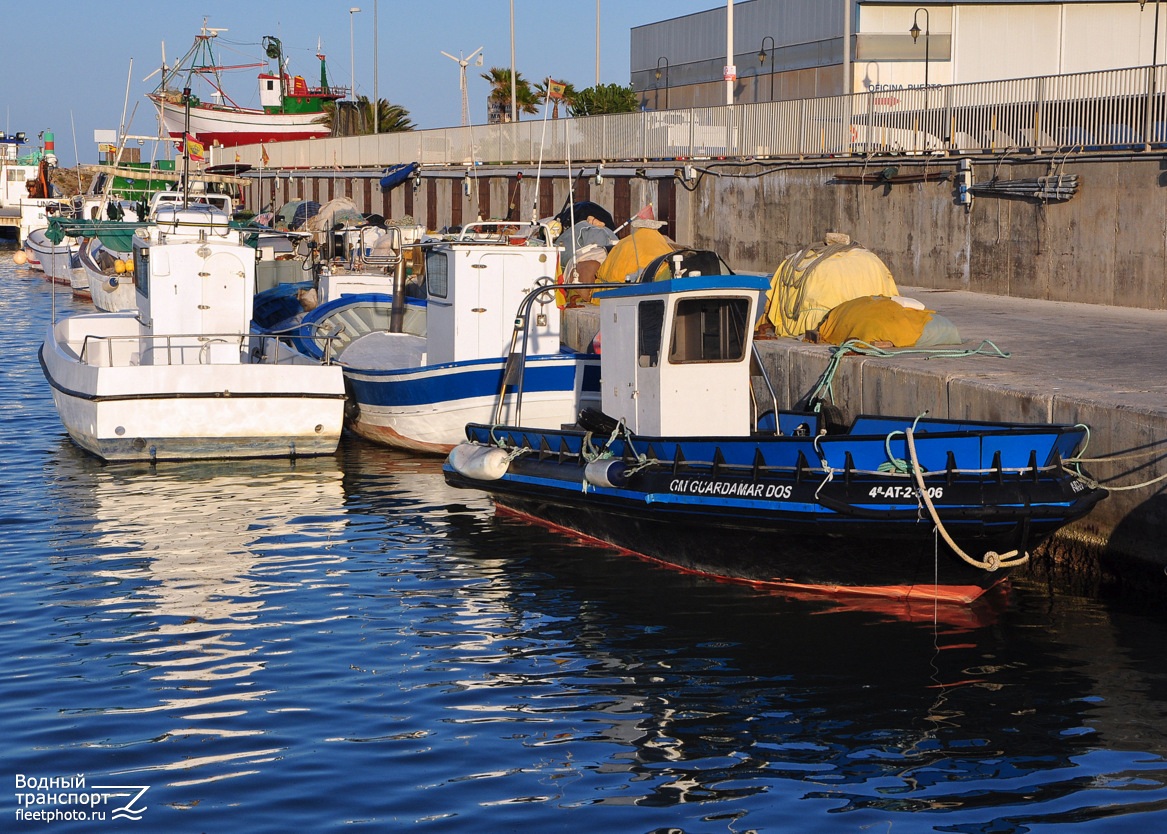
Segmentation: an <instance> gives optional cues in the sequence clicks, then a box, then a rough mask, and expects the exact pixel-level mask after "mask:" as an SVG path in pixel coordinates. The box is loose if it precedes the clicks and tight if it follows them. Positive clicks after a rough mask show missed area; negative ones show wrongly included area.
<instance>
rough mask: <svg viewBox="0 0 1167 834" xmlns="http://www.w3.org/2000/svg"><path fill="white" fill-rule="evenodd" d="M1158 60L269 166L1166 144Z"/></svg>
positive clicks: (426, 133) (313, 144)
mask: <svg viewBox="0 0 1167 834" xmlns="http://www.w3.org/2000/svg"><path fill="white" fill-rule="evenodd" d="M1165 98H1167V65H1160V66H1154V67H1150V66H1147V67H1134V68H1131V69H1121V70H1107V71H1104V72H1090V73H1078V74H1074V75H1052V76H1041V77H1036V78H1021V79H1011V80H1006V81H986V82H980V83H976V84H952V85H948V86H941V85H935V86H930V87H927V88H923V87H915V88H908V89H902V90H890V91H889V90H886V89H881V90H878V91H871V92H861V93H854V94H852V95H845V96H831V97H826V98H815V99H802V100H795V101H776V102H763V103H758V104H735V105H726V106H721V107H700V108H694V109H691V110H653V111H642V112H639V113H627V114H621V115H613V116H591V117H584V118H571V119H544V120H532V121H526V122H517V123H510V124H499V125H477V126H471V127H459V128H443V129H439V130H417V131H409V132H405V133H388V134H381V135H378V136H355V137H345V138H329V139H314V140H308V141H299V142H279V143H274V144H269V145H266V146H263V147H261V146H259V145H250V146H244V147H241V148H239V149H238V152H239V157H240V160H241V161H242V162H246V163H250V164H251V165H253V166H256V167H260V162H261V156H262V155H263V154H264V153H265V152H266V154H267V157H268V160H267V162H266V163H264V165H263V167H265V168H278V169H304V168H312V169H328V168H333V169H346V168H365V169H368V168H379V167H382V166H387V165H392V164H396V163H400V162H420V163H421V164H422V165H447V166H450V165H453V166H459V165H474V164H521V165H527V164H535V163H538V162H540V161H542V162H546V163H556V164H563V163H585V162H601V161H602V162H608V161H617V160H627V161H649V160H672V159H703V158H721V157H725V158H783V157H785V158H791V157H793V158H808V157H827V156H850V155H868V154H899V153H944V152H952V153H1000V152H1003V151H1006V150H1009V149H1017V150H1023V149H1033V150H1055V149H1059V148H1060V149H1066V150H1074V149H1081V150H1107V149H1116V150H1117V149H1121V150H1132V149H1145V148H1148V147H1153V146H1164V145H1167V101H1165Z"/></svg>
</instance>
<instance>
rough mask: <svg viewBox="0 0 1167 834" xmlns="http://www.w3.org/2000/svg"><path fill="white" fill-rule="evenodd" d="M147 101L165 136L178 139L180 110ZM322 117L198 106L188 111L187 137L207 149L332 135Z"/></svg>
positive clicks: (182, 115)
mask: <svg viewBox="0 0 1167 834" xmlns="http://www.w3.org/2000/svg"><path fill="white" fill-rule="evenodd" d="M150 99H151V100H152V101H153V102H154V105H155V106H156V107H157V108H158V111H159V113H160V114H161V116H162V121H163V124H164V125H165V128H166V132H167V134H168V135H170V136H172V137H174V138H182V136H183V127H184V124H183V122H184V119H185V115H184V113H183V109H182V108H181V107H176V106H175V105H173V104H169V103H166V104H163V103H162V101H161V99H160V98H159V97H158V96H155V95H151V96H150ZM321 115H322V113H266V112H264V111H263V110H254V109H245V108H233V107H226V106H223V105H213V104H199V105H195V106H193V107H191V108H190V131H189V132H190V133H191V134H192V135H194V136H197V137H198V138H199V140H200V141H201V142H203V143H204V144H205V145H207V146H210V145H212V144H213V143H216V142H217V143H218V144H220V145H222V146H224V147H228V148H231V147H235V146H236V145H254V144H258V143H261V142H288V141H292V140H296V139H316V138H321V137H324V136H330V135H331V134H332V131H331V130H330V129H329V128H328V127H326V126H324V125H322V124H320V123H319V122H318V121H317V120H318V119H319V118H320V117H321Z"/></svg>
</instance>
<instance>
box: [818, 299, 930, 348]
mask: <svg viewBox="0 0 1167 834" xmlns="http://www.w3.org/2000/svg"><path fill="white" fill-rule="evenodd" d="M933 315H934V311H932V310H916V309H911V308H908V307H904V306H902V305H901V304H900V303H899V302H897V301H893V300H892V299H890V298H885V297H883V296H863V297H862V298H853V299H851V300H850V301H844V302H843V303H842V304H840V305H839V306H838V307H836V308H835V309H833V310H831V312H830V313H828V314H827V317H826V320H824V321H823V323H822V324H821V325H820V326H819V339H821V340H822V341H824V342H830V343H831V344H832V345H841V344H843V342H845V341H847V340H848V339H860V340H862V341H864V342H867V343H868V344H875V343H876V342H890V343H891V344H892V346H894V347H912V346H913V345H915V344H916V342H918V341H919V340H920V336H921V334H923V332H924V327H925V325H927V324H928V322H930V321H931V320H932V316H933Z"/></svg>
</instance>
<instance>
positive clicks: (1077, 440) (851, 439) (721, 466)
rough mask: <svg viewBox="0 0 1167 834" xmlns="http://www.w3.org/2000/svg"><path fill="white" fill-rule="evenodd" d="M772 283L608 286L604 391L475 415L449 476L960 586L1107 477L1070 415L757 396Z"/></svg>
mask: <svg viewBox="0 0 1167 834" xmlns="http://www.w3.org/2000/svg"><path fill="white" fill-rule="evenodd" d="M767 286H768V281H767V279H765V278H762V277H750V276H724V275H721V276H704V277H683V278H675V279H671V280H664V281H657V282H652V283H636V284H628V285H625V286H621V287H619V288H615V289H608V290H605V291H603V293H602V294H601V295H600V296H599V297H600V299H601V301H600V311H601V312H600V317H601V321H602V337H603V350H602V354H601V373H600V375H601V381H602V382H601V409H600V410H587V411H584V412H582V413H581V414H580V418H579V421H578V423H577V424H576V425H573V426H571V427H569V428H563V429H532V428H528V427H522V426H507V425H498V424H494V425H491V424H482V423H479V424H471V425H469V426H467V429H466V433H467V441H466V442H465V443H462V444H461V445H459V446H458V447H456V448H455V449H454V450H453V451H452V452H451V453H450V455H449V457H448V459H447V462H446V464H445V466H444V473H445V477H446V480H447V482H449V483H450V484H452V485H454V486H458V487H467V488H475V489H481V490H484V491H486V492H487V493H489V494H490V495H491V497H492V498H493V500H494V501H495V503H496V505H497V506H498V507H499V508H500V509H502V510H505V511H509V512H512V513H515V514H519V515H521V516H525V517H528V518H530V519H534V520H537V521H539V522H542V523H544V524H547V525H551V526H554V527H557V528H562V529H563V530H566V531H569V532H571V533H574V534H577V535H579V536H583V537H586V538H590V539H594V540H598V541H601V542H605V543H608V544H611V545H614V546H616V547H618V548H621V549H624V550H627V551H631V552H633V553H636V554H640V555H643V556H646V557H649V558H650V559H654V560H657V561H660V562H664V563H667V564H669V565H672V566H676V567H679V568H682V569H684V570H688V571H693V572H697V573H701V574H707V575H712V576H716V577H723V578H728V579H734V580H741V581H745V582H750V583H758V584H761V585H776V586H784V587H786V588H795V589H800V590H806V591H814V592H827V593H845V594H855V593H858V594H877V595H881V596H885V597H893V598H900V599H907V600H912V599H940V600H950V601H961V602H967V601H971V600H973V599H975V598H976V597H978V596H980V595H981V594H982V593H983V592H984V591H985V590H987V589H988V588H990V587H992V586H994V585H996V584H998V583H999V582H1000V581H1001V580H1003V579H1004V578H1005V577H1006V576H1008V574H1009V572H1010V570H1011V569H1012V568H1014V567H1016V566H1018V565H1021V564H1023V563H1024V562H1025V561H1026V560H1027V559H1028V558H1029V553H1030V552H1031V551H1032V550H1033V549H1034V548H1035V547H1037V546H1038V545H1039V544H1040V543H1041V542H1042V541H1043V540H1045V539H1046V538H1048V537H1049V536H1050V535H1051V534H1053V533H1054V532H1055V531H1056V530H1058V529H1059V528H1061V527H1063V526H1064V525H1066V524H1068V523H1070V522H1072V521H1074V520H1075V519H1078V518H1080V517H1082V516H1084V515H1085V514H1086V513H1087V512H1089V510H1090V509H1091V508H1092V507H1093V506H1094V505H1095V504H1096V503H1097V502H1098V501H1099V500H1100V499H1101V498H1102V497H1103V496H1104V495H1105V490H1103V489H1101V488H1098V487H1097V486H1096V485H1094V482H1093V481H1091V480H1089V479H1088V478H1086V477H1081V476H1080V474H1079V472H1078V471H1077V470H1075V469H1074V468H1073V467H1072V466H1070V465H1068V464H1067V463H1066V461H1067V459H1068V458H1071V456H1072V455H1073V454H1074V452H1075V450H1076V449H1077V448H1078V446H1079V445H1080V444H1081V443H1082V442H1083V440H1084V438H1085V434H1086V427H1084V426H1081V425H1076V426H1075V425H1058V424H1024V425H1022V424H1009V423H995V422H979V421H960V420H944V419H931V418H928V417H916V418H912V417H884V416H860V417H857V418H856V419H854V420H853V422H851V424H850V425H848V426H840V425H836V424H835V423H834V422H833V421H828V420H827V419H825V415H824V413H823V412H822V411H821V410H819V411H815V410H807V411H798V410H790V411H779V412H777V413H775V412H774V411H772V410H767V411H765V412H764V413H759V411H760V408H759V405H758V399H759V398H758V397H756V396H755V394H754V390H753V388H752V384H751V374H752V373H754V374H756V373H759V372H760V366H761V363H760V362H752V361H751V360H752V355H753V352H754V347H753V341H752V339H753V332H752V331H753V328H752V324H753V322H754V321H755V315H756V310H757V306H758V302H759V298H760V296H761V295H762V293H764V291H765V289H766V288H767ZM771 390H773V389H771ZM775 399H776V398H775Z"/></svg>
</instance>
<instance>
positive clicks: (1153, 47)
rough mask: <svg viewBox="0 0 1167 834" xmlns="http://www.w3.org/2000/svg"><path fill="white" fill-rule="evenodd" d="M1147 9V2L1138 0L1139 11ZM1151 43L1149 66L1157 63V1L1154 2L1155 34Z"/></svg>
mask: <svg viewBox="0 0 1167 834" xmlns="http://www.w3.org/2000/svg"><path fill="white" fill-rule="evenodd" d="M1146 7H1147V0H1139V11H1140V12H1141V11H1142V10H1143V9H1145V8H1146ZM1153 38H1154V39H1153V40H1152V41H1151V65H1152V66H1156V65H1158V63H1159V0H1155V34H1154V36H1153Z"/></svg>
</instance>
